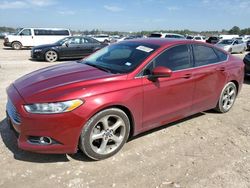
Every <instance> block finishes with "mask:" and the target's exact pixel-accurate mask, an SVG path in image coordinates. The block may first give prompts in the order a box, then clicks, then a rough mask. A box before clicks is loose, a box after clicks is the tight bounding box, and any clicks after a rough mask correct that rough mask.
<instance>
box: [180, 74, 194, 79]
mask: <svg viewBox="0 0 250 188" xmlns="http://www.w3.org/2000/svg"><path fill="white" fill-rule="evenodd" d="M191 77H192V74H184V75H183V76H182V78H186V79H188V78H191Z"/></svg>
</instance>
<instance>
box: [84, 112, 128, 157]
mask: <svg viewBox="0 0 250 188" xmlns="http://www.w3.org/2000/svg"><path fill="white" fill-rule="evenodd" d="M129 130H130V122H129V118H128V116H127V115H126V113H125V112H123V111H122V110H120V109H117V108H110V109H106V110H103V111H101V112H99V113H97V114H96V115H94V116H93V117H92V118H91V119H90V120H89V121H88V122H87V123H86V124H85V125H84V128H83V130H82V133H81V136H80V144H79V147H80V149H81V150H82V151H83V152H84V153H85V154H86V155H87V156H88V157H90V158H92V159H94V160H101V159H105V158H108V157H111V156H113V155H114V154H116V153H117V152H118V151H119V150H120V149H121V148H122V146H123V145H124V144H125V142H126V141H127V139H128V135H129Z"/></svg>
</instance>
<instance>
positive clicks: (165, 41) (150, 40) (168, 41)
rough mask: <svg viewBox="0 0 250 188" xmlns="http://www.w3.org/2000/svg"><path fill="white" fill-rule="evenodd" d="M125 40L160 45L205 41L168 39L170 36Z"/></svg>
mask: <svg viewBox="0 0 250 188" xmlns="http://www.w3.org/2000/svg"><path fill="white" fill-rule="evenodd" d="M124 42H138V43H148V44H153V45H158V46H160V47H163V46H169V45H175V44H203V45H204V42H199V41H191V40H186V39H168V38H139V39H131V40H128V41H124Z"/></svg>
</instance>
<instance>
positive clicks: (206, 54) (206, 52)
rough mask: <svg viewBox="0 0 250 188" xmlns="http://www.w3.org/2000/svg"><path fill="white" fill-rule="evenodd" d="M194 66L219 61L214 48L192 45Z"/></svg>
mask: <svg viewBox="0 0 250 188" xmlns="http://www.w3.org/2000/svg"><path fill="white" fill-rule="evenodd" d="M193 50H194V60H195V65H196V66H202V65H208V64H213V63H217V62H219V58H218V57H217V55H216V54H215V52H214V50H213V49H212V48H210V47H207V46H203V45H193Z"/></svg>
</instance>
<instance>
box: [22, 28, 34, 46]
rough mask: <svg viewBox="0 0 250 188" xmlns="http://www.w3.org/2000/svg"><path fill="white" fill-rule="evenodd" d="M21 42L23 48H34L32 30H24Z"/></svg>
mask: <svg viewBox="0 0 250 188" xmlns="http://www.w3.org/2000/svg"><path fill="white" fill-rule="evenodd" d="M19 35H20V42H21V43H22V45H23V46H34V37H33V35H32V32H31V29H23V30H22V31H21V32H20V33H19Z"/></svg>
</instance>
